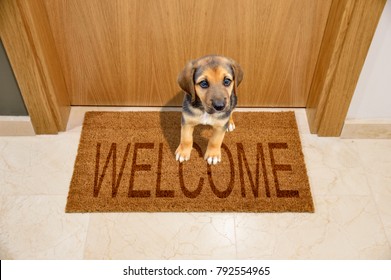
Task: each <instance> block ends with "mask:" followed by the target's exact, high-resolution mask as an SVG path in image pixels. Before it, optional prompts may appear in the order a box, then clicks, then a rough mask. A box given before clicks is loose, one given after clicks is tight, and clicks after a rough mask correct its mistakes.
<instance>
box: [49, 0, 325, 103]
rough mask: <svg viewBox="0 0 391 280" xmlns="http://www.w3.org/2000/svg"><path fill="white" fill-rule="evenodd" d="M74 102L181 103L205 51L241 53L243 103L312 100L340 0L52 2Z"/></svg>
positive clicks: (235, 55) (54, 26) (51, 14)
mask: <svg viewBox="0 0 391 280" xmlns="http://www.w3.org/2000/svg"><path fill="white" fill-rule="evenodd" d="M44 3H45V6H46V10H47V13H48V17H49V23H50V27H51V29H52V31H53V36H54V42H55V45H56V48H57V51H58V54H59V59H60V62H61V67H62V68H63V73H64V77H65V81H66V84H67V87H68V93H69V97H70V102H71V105H135V106H166V105H169V106H171V105H180V104H181V101H182V94H180V93H179V87H178V85H177V84H176V77H177V74H178V73H179V71H180V70H181V69H182V67H183V66H184V65H185V63H186V61H188V60H190V59H194V58H197V57H199V56H203V55H205V54H222V55H226V56H230V57H232V58H234V59H235V60H237V61H238V62H239V63H240V64H241V66H242V68H243V69H244V72H245V76H244V80H243V83H242V85H241V87H240V88H239V106H246V107H255V106H263V107H265V106H275V107H277V106H278V107H305V106H306V101H307V97H308V92H309V89H310V85H311V81H312V77H313V73H314V69H315V65H316V61H317V58H318V54H319V49H320V45H321V41H322V37H323V33H324V29H325V26H326V21H327V17H328V14H329V10H330V4H331V0H83V1H80V0H67V1H65V0H56V1H54V0H45V1H44Z"/></svg>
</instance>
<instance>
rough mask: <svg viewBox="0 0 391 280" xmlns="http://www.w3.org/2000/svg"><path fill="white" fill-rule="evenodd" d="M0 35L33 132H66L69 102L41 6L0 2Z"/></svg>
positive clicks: (46, 18) (7, 0)
mask: <svg viewBox="0 0 391 280" xmlns="http://www.w3.org/2000/svg"><path fill="white" fill-rule="evenodd" d="M0 36H1V39H2V42H3V44H4V47H5V49H6V51H7V55H8V57H9V59H10V62H11V65H12V68H13V71H14V74H15V77H16V79H17V81H18V85H19V88H20V90H21V93H22V96H23V99H24V102H25V104H26V107H27V109H28V112H29V115H30V117H31V120H32V123H33V126H34V130H35V132H36V133H37V134H41V133H45V134H49V133H57V132H58V131H61V130H65V128H66V123H67V120H68V115H69V111H70V102H69V99H68V95H67V89H66V85H65V80H64V77H63V74H62V67H61V65H60V62H59V58H58V54H57V51H56V48H55V44H54V40H53V36H52V32H51V30H50V26H49V22H48V16H47V14H46V8H45V6H44V5H43V3H42V2H41V1H26V0H18V1H11V0H2V1H0Z"/></svg>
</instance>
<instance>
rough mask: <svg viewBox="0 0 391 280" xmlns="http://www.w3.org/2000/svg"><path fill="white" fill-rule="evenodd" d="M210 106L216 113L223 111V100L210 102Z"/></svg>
mask: <svg viewBox="0 0 391 280" xmlns="http://www.w3.org/2000/svg"><path fill="white" fill-rule="evenodd" d="M212 106H213V108H215V109H216V110H217V111H221V110H223V109H224V108H225V100H213V101H212Z"/></svg>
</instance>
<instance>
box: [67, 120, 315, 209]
mask: <svg viewBox="0 0 391 280" xmlns="http://www.w3.org/2000/svg"><path fill="white" fill-rule="evenodd" d="M233 117H234V121H235V125H236V129H235V130H234V131H233V132H227V133H226V134H225V138H224V143H223V145H222V161H221V163H219V164H217V165H213V166H210V165H208V164H207V162H206V161H205V160H204V159H203V154H204V152H205V150H206V146H207V141H208V138H209V137H210V135H211V133H212V130H211V127H210V126H202V125H199V126H197V127H196V129H195V130H194V145H193V150H192V153H191V158H190V160H189V161H186V162H184V163H179V162H177V161H176V160H175V155H174V153H175V150H176V148H177V146H178V144H179V140H180V129H181V113H180V112H87V113H86V115H85V119H84V124H83V129H82V133H81V138H80V144H79V149H78V154H77V157H76V162H75V166H74V173H73V177H72V181H71V185H70V190H69V194H68V201H67V205H66V212H68V213H70V212H190V211H191V212H313V211H314V206H313V202H312V197H311V191H310V187H309V183H308V177H307V172H306V167H305V163H304V158H303V154H302V150H301V143H300V138H299V132H298V130H297V125H296V119H295V115H294V112H235V113H234V115H233Z"/></svg>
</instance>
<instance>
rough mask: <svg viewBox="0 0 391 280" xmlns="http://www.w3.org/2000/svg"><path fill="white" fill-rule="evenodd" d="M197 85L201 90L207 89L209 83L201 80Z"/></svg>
mask: <svg viewBox="0 0 391 280" xmlns="http://www.w3.org/2000/svg"><path fill="white" fill-rule="evenodd" d="M199 85H200V87H202V88H208V87H209V83H208V81H207V80H202V81H201V82H199Z"/></svg>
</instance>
